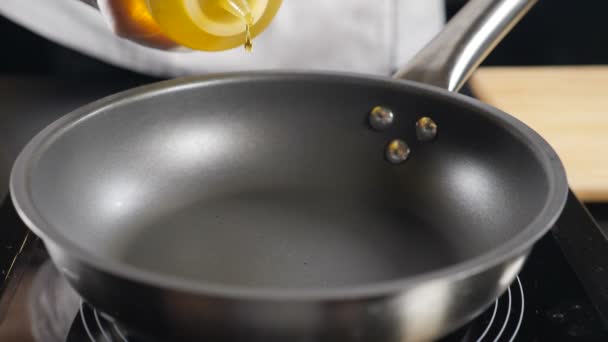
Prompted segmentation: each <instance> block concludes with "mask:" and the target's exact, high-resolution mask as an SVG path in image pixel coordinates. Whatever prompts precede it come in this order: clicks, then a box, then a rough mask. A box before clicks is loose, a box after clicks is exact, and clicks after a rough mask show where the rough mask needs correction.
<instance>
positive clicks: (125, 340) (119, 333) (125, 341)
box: [112, 322, 129, 342]
mask: <svg viewBox="0 0 608 342" xmlns="http://www.w3.org/2000/svg"><path fill="white" fill-rule="evenodd" d="M112 326H113V327H114V330H115V331H116V334H117V335H118V337H120V339H121V340H122V341H123V342H129V340H127V337H126V336H125V335H124V334H123V333H122V331H121V330H120V328H119V327H118V325H116V322H113V323H112Z"/></svg>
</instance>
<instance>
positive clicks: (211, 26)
mask: <svg viewBox="0 0 608 342" xmlns="http://www.w3.org/2000/svg"><path fill="white" fill-rule="evenodd" d="M128 1H130V2H133V3H134V6H133V7H134V8H139V9H140V11H147V13H139V14H134V16H133V19H134V20H138V19H139V18H144V19H146V20H147V21H154V23H147V24H148V25H149V26H157V28H158V30H160V31H161V32H162V33H163V34H164V35H166V36H167V37H169V38H170V39H172V40H173V41H175V42H176V43H178V44H180V45H182V46H185V47H187V48H190V49H193V50H201V51H222V50H228V49H232V48H235V47H237V46H244V47H245V49H246V50H247V51H251V49H252V42H251V40H252V39H253V38H254V37H256V36H257V35H259V34H260V33H261V32H262V31H264V29H266V27H268V25H269V24H270V22H271V21H272V19H273V18H274V16H275V15H276V13H277V11H278V10H279V7H280V6H281V2H282V0H128ZM135 5H138V6H135Z"/></svg>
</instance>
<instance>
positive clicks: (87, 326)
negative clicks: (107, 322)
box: [80, 299, 95, 341]
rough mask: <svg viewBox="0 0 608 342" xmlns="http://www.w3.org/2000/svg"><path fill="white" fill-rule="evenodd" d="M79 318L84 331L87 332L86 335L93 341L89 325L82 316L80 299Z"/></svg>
mask: <svg viewBox="0 0 608 342" xmlns="http://www.w3.org/2000/svg"><path fill="white" fill-rule="evenodd" d="M80 319H81V320H82V326H83V327H84V331H85V332H86V333H87V336H88V337H89V339H90V340H91V341H95V338H94V337H93V334H92V333H91V330H89V325H88V324H87V319H86V318H85V317H84V310H83V308H82V299H81V300H80Z"/></svg>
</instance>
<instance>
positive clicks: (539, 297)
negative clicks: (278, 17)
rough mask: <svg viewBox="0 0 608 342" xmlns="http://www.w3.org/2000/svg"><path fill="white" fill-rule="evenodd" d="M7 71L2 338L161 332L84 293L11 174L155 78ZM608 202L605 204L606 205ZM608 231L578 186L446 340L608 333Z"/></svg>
mask: <svg viewBox="0 0 608 342" xmlns="http://www.w3.org/2000/svg"><path fill="white" fill-rule="evenodd" d="M149 81H150V80H149V79H143V78H142V79H129V80H123V81H120V82H119V81H116V80H115V81H112V82H108V81H102V80H97V81H96V80H94V79H88V80H87V81H86V82H84V81H82V80H79V79H73V80H70V79H63V80H56V79H47V78H39V77H4V78H2V77H0V201H1V202H0V227H1V228H0V229H2V234H0V272H1V276H0V341H24V342H27V341H43V342H64V341H84V342H86V341H104V342H112V341H122V342H124V341H155V342H158V338H154V336H143V335H142V334H141V333H138V332H135V331H133V330H131V329H129V327H126V326H123V325H121V324H120V322H117V321H115V320H114V319H113V318H112V317H110V316H108V315H106V314H104V313H102V312H99V311H97V310H96V309H95V308H93V307H91V306H89V305H88V304H87V303H86V302H83V301H82V300H81V299H80V298H79V297H78V296H77V294H76V293H75V292H74V291H73V290H71V289H70V288H69V286H68V285H67V284H66V283H65V281H64V280H63V279H62V278H61V277H60V276H59V275H58V272H57V271H56V270H55V269H54V267H53V265H52V264H51V263H50V261H49V259H48V256H47V254H46V251H45V249H44V246H43V245H42V243H41V241H39V240H38V239H37V238H36V237H35V236H34V235H33V234H32V233H30V232H29V231H28V229H27V228H26V227H25V225H24V224H23V223H22V222H21V220H20V219H19V217H18V216H17V214H16V212H15V209H14V207H13V206H12V204H11V201H10V198H9V196H8V187H7V185H8V175H9V172H10V167H11V165H12V162H13V160H14V158H15V157H16V155H17V154H18V152H19V151H20V149H21V148H22V147H23V145H24V144H25V143H26V142H27V141H28V140H29V139H31V137H32V136H33V135H34V134H35V133H36V132H38V131H39V130H40V129H42V128H43V127H44V126H46V125H47V124H49V123H50V122H52V121H53V120H55V119H57V118H59V117H60V116H62V115H64V114H66V113H67V112H69V111H70V110H72V109H75V108H76V107H78V106H80V105H83V104H85V103H87V102H90V101H92V100H94V99H97V98H100V97H102V96H105V95H108V94H111V93H114V92H116V91H120V90H123V89H127V88H129V87H132V86H135V85H138V84H143V83H147V82H149ZM599 209H600V210H601V211H602V212H606V209H605V207H600V208H599ZM606 317H608V239H607V238H606V234H605V233H604V232H603V231H602V229H601V228H600V226H599V225H598V224H597V223H596V222H595V220H593V219H592V217H591V216H590V215H589V213H588V211H587V209H586V208H585V207H583V206H582V205H581V204H580V203H579V202H578V201H577V199H576V198H575V197H574V196H572V195H571V196H570V197H569V200H568V205H567V206H566V209H565V211H564V213H563V215H562V216H561V218H560V219H559V221H558V222H557V223H556V225H555V228H554V229H553V230H552V231H551V232H550V233H548V234H547V235H546V236H544V237H543V238H542V239H541V240H540V241H539V243H538V244H537V245H536V246H535V248H534V249H533V251H532V253H531V256H530V258H529V259H528V261H527V263H526V265H525V267H524V269H523V271H522V272H521V273H520V274H519V276H518V278H517V279H516V281H515V282H514V283H513V284H512V285H511V287H510V288H509V289H508V290H507V291H506V292H505V293H504V294H503V295H502V296H501V297H500V298H498V299H497V300H496V301H495V302H494V303H493V304H491V305H490V306H489V307H488V308H487V310H486V311H485V312H484V313H483V314H481V315H480V316H479V317H477V318H476V319H475V320H473V321H472V322H471V323H470V324H467V325H466V326H464V327H463V328H462V329H460V330H459V331H457V332H454V333H453V334H452V335H450V336H448V337H446V338H445V339H443V340H442V342H443V341H445V342H451V341H463V342H464V341H539V342H540V341H590V342H594V341H608V320H606V319H605V318H606Z"/></svg>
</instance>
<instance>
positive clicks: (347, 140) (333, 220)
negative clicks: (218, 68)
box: [30, 77, 548, 289]
mask: <svg viewBox="0 0 608 342" xmlns="http://www.w3.org/2000/svg"><path fill="white" fill-rule="evenodd" d="M379 104H380V105H385V106H388V107H390V108H392V109H393V111H394V112H395V119H396V120H395V124H394V125H393V126H392V127H391V128H389V129H388V130H386V131H382V132H378V131H374V130H372V129H370V128H369V126H368V125H367V122H366V120H367V115H368V112H369V110H370V109H371V108H372V107H374V106H376V105H379ZM423 115H425V116H430V117H432V118H433V119H434V120H435V121H436V122H437V124H438V126H439V135H438V137H437V139H436V140H435V141H433V142H430V143H422V142H419V141H417V139H416V135H415V122H416V120H417V119H418V118H420V117H421V116H423ZM394 138H402V139H404V140H405V141H406V142H407V143H408V144H409V146H410V148H411V151H412V153H411V156H410V158H409V160H408V161H406V162H405V163H402V164H400V165H392V164H390V163H388V162H386V160H385V158H384V149H385V146H386V144H387V143H388V142H389V141H390V140H391V139H394ZM538 158H539V157H538V152H537V151H534V150H533V149H532V148H531V147H530V146H529V144H527V143H526V141H525V139H524V138H523V135H522V134H521V133H519V132H518V131H516V130H514V129H512V128H511V129H506V128H505V124H504V123H503V122H502V121H500V120H497V119H496V118H495V117H493V116H489V115H487V113H484V110H483V108H481V107H475V106H469V105H468V104H466V103H463V102H459V101H455V100H454V99H451V98H450V97H449V96H445V95H441V94H439V93H435V92H433V91H430V90H424V89H418V88H416V87H413V86H411V85H408V84H398V83H389V82H386V83H382V82H379V81H374V80H365V79H363V78H355V77H353V78H339V77H327V78H313V77H310V78H306V77H300V78H298V77H292V78H289V77H286V78H267V79H264V78H260V79H258V80H257V81H254V80H248V81H243V82H213V83H205V82H202V83H200V84H197V85H195V86H190V87H173V88H172V87H169V88H167V89H164V90H161V91H156V92H155V93H154V96H135V97H131V98H129V99H128V100H126V101H120V102H117V103H114V104H112V105H109V106H105V107H104V108H102V109H100V110H99V111H97V112H96V113H95V114H94V115H90V116H89V117H87V118H86V120H81V121H79V122H78V123H77V124H75V125H73V126H72V127H70V128H69V129H67V130H64V131H63V132H62V133H61V134H60V135H59V136H58V137H57V138H56V139H54V140H53V141H52V143H50V144H49V145H48V146H47V149H46V151H45V152H44V154H43V155H42V156H41V158H40V159H39V160H38V162H37V164H36V165H35V167H34V168H33V169H32V171H31V177H30V181H31V196H32V200H33V203H34V205H35V206H36V208H37V210H38V211H39V213H40V214H41V215H42V217H44V218H45V220H46V221H47V222H48V223H49V224H50V226H52V228H50V227H46V228H45V227H40V228H41V229H42V230H44V229H54V230H56V232H55V233H56V234H61V235H63V236H64V237H65V238H66V239H68V240H70V241H71V242H72V243H74V244H76V245H78V246H80V247H81V248H84V249H86V250H88V251H90V252H91V253H92V255H93V256H94V257H96V258H100V259H101V260H108V261H109V260H111V261H113V262H119V263H120V264H129V265H131V266H136V267H138V268H141V269H143V270H146V271H149V272H154V273H159V274H163V275H167V276H171V277H177V278H182V279H188V280H191V281H200V282H205V283H213V284H227V285H233V286H247V287H256V288H281V289H284V288H307V289H314V288H336V287H341V286H346V285H348V286H353V285H366V284H371V283H376V282H381V281H388V280H397V279H402V278H407V277H410V276H414V275H418V274H421V273H424V272H429V271H433V270H437V269H440V268H443V267H447V266H450V265H454V264H456V263H459V262H462V261H465V260H467V259H470V258H473V257H475V256H478V255H480V254H482V253H485V252H488V251H490V250H491V249H493V248H496V247H497V246H499V245H501V244H502V243H505V242H506V241H508V240H509V239H510V238H512V237H513V236H514V235H515V234H517V233H519V232H520V231H521V230H522V229H523V228H524V227H525V226H526V225H527V224H528V223H530V222H531V221H532V220H533V219H534V218H535V216H536V215H537V214H538V212H539V211H540V209H541V208H542V207H543V206H544V204H545V203H546V202H547V201H548V198H547V197H548V183H547V172H548V171H547V170H545V169H544V168H543V166H542V165H541V163H540V162H539V160H538Z"/></svg>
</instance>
